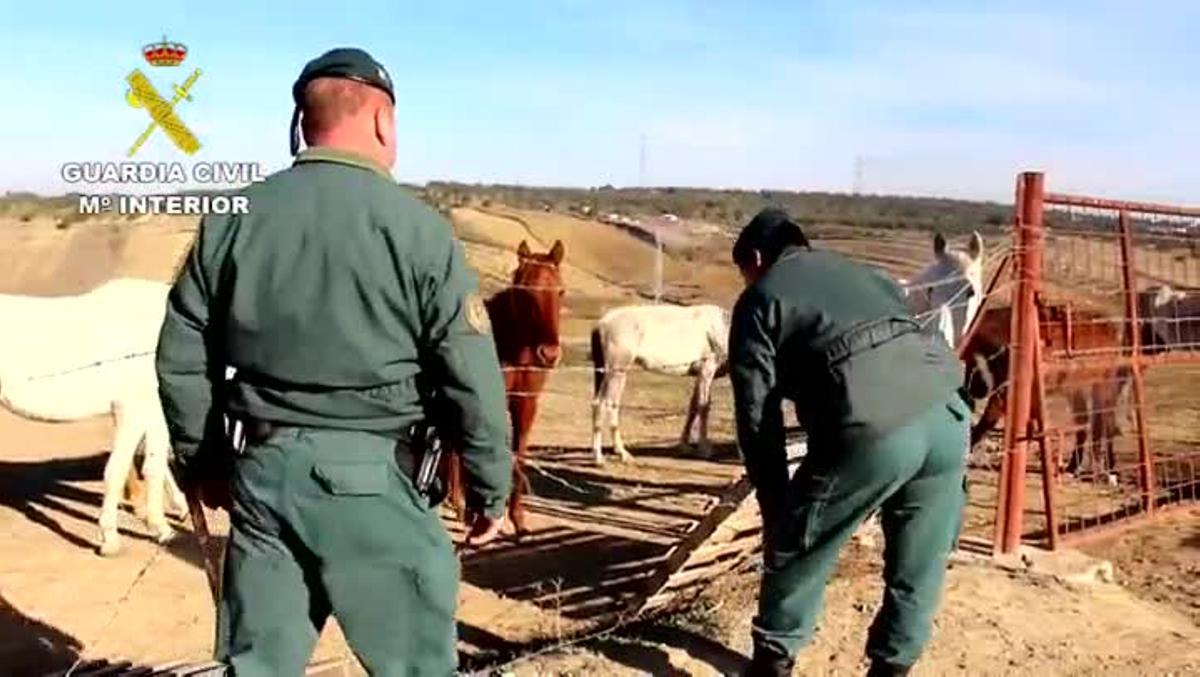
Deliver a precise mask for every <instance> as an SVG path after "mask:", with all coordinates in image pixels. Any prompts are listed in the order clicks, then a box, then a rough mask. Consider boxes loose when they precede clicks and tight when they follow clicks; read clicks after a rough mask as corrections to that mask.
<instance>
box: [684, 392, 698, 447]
mask: <svg viewBox="0 0 1200 677" xmlns="http://www.w3.org/2000/svg"><path fill="white" fill-rule="evenodd" d="M699 405H700V377H699V376H697V377H696V382H695V384H694V385H693V386H692V399H691V401H690V402H688V411H687V419H686V420H684V422H683V432H682V433H680V435H679V446H680V447H686V446H688V445H689V444H691V442H692V424H693V423H695V422H696V413H697V410H698V407H699Z"/></svg>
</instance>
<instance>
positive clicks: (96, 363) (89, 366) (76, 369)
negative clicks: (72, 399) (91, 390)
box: [25, 350, 156, 382]
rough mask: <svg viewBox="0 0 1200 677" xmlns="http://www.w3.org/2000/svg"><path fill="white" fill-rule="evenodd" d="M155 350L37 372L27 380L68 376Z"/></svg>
mask: <svg viewBox="0 0 1200 677" xmlns="http://www.w3.org/2000/svg"><path fill="white" fill-rule="evenodd" d="M155 352H156V351H154V350H148V351H142V352H137V353H128V354H126V355H121V356H118V357H112V358H108V359H105V360H96V361H93V362H89V363H87V364H84V365H80V366H76V367H71V368H69V369H64V370H62V371H55V372H49V373H46V374H36V375H34V376H26V377H25V381H27V382H28V381H40V380H44V379H50V378H58V377H60V376H66V375H68V374H74V373H77V372H81V371H86V370H88V369H94V368H96V367H104V366H107V365H110V364H116V363H117V362H125V361H128V360H134V359H137V358H139V357H150V356H153V355H154V354H155Z"/></svg>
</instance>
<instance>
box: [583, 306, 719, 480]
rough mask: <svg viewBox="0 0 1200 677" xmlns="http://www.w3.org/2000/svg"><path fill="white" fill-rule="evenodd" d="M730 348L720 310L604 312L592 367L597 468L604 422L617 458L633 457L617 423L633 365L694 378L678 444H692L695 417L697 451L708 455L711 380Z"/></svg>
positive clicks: (594, 342)
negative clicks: (698, 425) (698, 421)
mask: <svg viewBox="0 0 1200 677" xmlns="http://www.w3.org/2000/svg"><path fill="white" fill-rule="evenodd" d="M728 344H729V319H728V316H727V315H726V313H725V311H724V310H722V309H721V308H720V307H718V306H713V305H698V306H674V305H645V306H626V307H623V308H616V309H613V310H610V311H609V312H607V313H605V314H604V316H603V317H602V318H600V321H599V322H597V323H596V328H595V329H593V330H592V366H593V367H594V368H595V370H596V380H595V392H594V396H595V398H594V399H593V401H592V452H593V453H594V454H595V457H596V464H597V465H603V464H604V456H603V454H602V440H601V427H602V425H603V424H604V423H605V422H607V424H608V427H609V430H610V431H611V433H612V441H613V450H614V451H615V452H616V454H617V457H618V459H619V460H621V461H628V460H631V459H632V458H633V457H632V456H631V455H630V454H629V451H628V450H627V449H626V448H625V443H624V442H623V441H622V440H621V431H620V428H619V425H620V408H621V394H622V393H623V391H624V390H625V379H626V377H627V374H628V371H629V369H630V368H632V367H633V366H634V365H637V366H640V367H642V368H644V369H648V370H650V371H655V372H658V373H663V374H671V375H676V376H684V375H690V376H695V377H696V382H695V385H694V386H693V388H692V401H691V404H689V405H688V414H687V421H686V422H685V423H684V424H683V433H682V434H681V436H680V444H681V445H687V444H689V443H690V442H691V432H692V424H693V423H694V422H695V420H696V418H697V417H698V418H699V419H700V453H701V455H702V456H704V457H708V456H709V455H710V454H711V448H710V446H709V443H708V413H709V407H710V404H711V397H712V382H713V379H714V378H716V377H717V376H718V375H720V372H721V371H722V370H724V368H725V367H726V362H727V359H728V354H729V346H728Z"/></svg>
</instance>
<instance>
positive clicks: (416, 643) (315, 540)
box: [158, 49, 512, 677]
mask: <svg viewBox="0 0 1200 677" xmlns="http://www.w3.org/2000/svg"><path fill="white" fill-rule="evenodd" d="M292 95H293V98H294V100H295V104H296V113H295V114H294V116H293V119H292V153H293V154H295V153H296V151H297V150H298V146H299V132H300V130H302V131H303V135H304V139H305V141H306V142H307V144H308V146H309V147H308V149H307V150H305V151H304V152H301V153H299V155H298V156H297V157H296V159H295V163H294V164H293V165H292V167H290V168H289V169H286V170H284V171H281V172H279V173H277V174H274V175H272V176H270V177H269V178H267V179H266V180H265V181H263V182H261V183H258V184H255V185H252V186H250V187H248V188H247V189H246V190H245V192H244V194H245V195H247V196H249V198H250V213H249V214H248V215H242V216H207V217H205V218H204V219H203V220H202V222H201V224H200V231H199V234H198V235H197V239H196V242H195V244H194V245H193V247H192V250H191V252H190V254H189V257H188V258H187V260H186V261H185V264H184V267H183V270H182V272H181V274H180V276H179V279H178V281H177V282H176V283H175V286H174V288H173V289H172V290H171V294H170V297H169V300H168V309H167V317H166V321H165V323H164V324H163V328H162V334H161V336H160V337H159V344H158V374H159V379H160V391H161V397H162V402H163V407H164V411H165V413H166V416H167V420H168V423H169V425H170V430H171V438H172V444H173V447H174V452H175V455H174V470H175V472H176V474H177V476H178V477H179V480H180V484H181V485H184V486H189V485H190V486H191V487H193V488H199V489H200V490H201V491H200V493H201V495H202V496H203V497H205V500H206V501H207V502H208V503H209V504H210V505H212V504H217V505H220V504H231V507H230V514H231V515H230V519H231V532H230V541H229V547H228V551H227V556H226V562H225V576H224V595H223V597H224V599H223V600H222V603H221V605H220V608H219V610H218V639H217V646H218V648H217V654H218V658H219V659H221V660H223V661H225V662H227V663H228V664H229V665H231V667H232V668H233V671H234V673H235V674H237V675H238V676H239V677H243V676H244V677H253V676H257V675H264V676H266V675H270V676H272V677H278V676H280V675H301V674H303V672H304V669H305V664H306V663H307V661H308V659H309V657H310V654H311V652H312V648H313V645H314V643H315V641H316V639H317V637H318V635H319V633H320V631H321V628H322V627H323V625H324V623H325V620H326V618H327V617H328V615H329V614H330V613H333V614H335V615H336V616H337V618H338V621H339V624H340V625H341V627H342V629H343V631H344V633H345V636H346V639H347V640H348V642H349V644H350V646H351V648H352V649H353V650H354V652H355V654H356V655H357V656H358V657H359V659H360V660H361V661H362V662H363V664H364V665H365V666H366V668H367V670H368V671H369V672H370V673H371V674H373V675H438V676H439V677H442V676H444V675H448V674H452V673H453V671H454V667H455V664H456V651H455V625H454V612H455V604H456V598H457V586H458V565H457V561H456V558H455V555H454V552H453V549H452V547H451V543H450V539H449V537H448V535H447V533H446V531H445V529H444V527H443V526H442V524H441V522H440V520H439V518H438V515H437V514H436V512H435V511H434V510H433V509H432V508H431V507H430V505H429V501H428V499H427V498H426V497H425V496H424V495H421V494H420V493H418V491H417V490H416V487H415V485H414V483H413V481H412V473H413V466H414V465H415V464H416V463H418V462H419V458H417V456H418V455H419V451H418V449H417V447H418V446H419V444H417V443H416V442H415V441H414V440H413V439H412V437H411V436H410V435H411V433H410V432H409V431H410V429H411V426H412V425H413V424H414V423H416V422H419V421H421V420H422V419H423V418H424V417H425V416H426V415H427V414H428V411H427V410H426V409H427V407H426V406H425V403H426V402H427V400H426V399H425V398H423V397H422V394H425V393H431V394H432V395H433V396H436V397H437V398H438V399H439V400H440V401H442V402H444V409H443V410H442V418H440V419H439V423H441V424H442V425H446V424H449V427H451V428H454V429H455V430H454V432H455V434H456V438H457V439H456V441H457V445H456V446H458V447H459V448H461V450H462V456H463V461H464V466H465V468H466V471H467V480H468V485H469V486H468V525H469V534H470V537H469V540H472V541H474V542H476V543H482V542H486V541H487V540H490V539H491V538H492V537H494V536H495V535H496V533H497V531H498V529H499V525H500V517H501V515H502V514H503V511H504V506H505V501H506V498H507V496H508V491H509V488H510V483H511V463H512V460H511V455H510V453H509V452H508V449H507V443H506V440H505V417H504V383H503V378H502V376H501V373H500V367H499V361H498V359H497V357H496V349H495V347H494V345H493V342H492V338H491V336H490V326H489V325H488V320H487V314H486V312H484V308H483V304H482V302H481V300H480V298H479V297H478V295H477V294H476V288H477V281H476V279H475V277H474V275H473V274H472V273H471V272H470V270H469V269H468V267H467V264H466V260H465V259H464V256H463V251H462V249H461V247H460V246H459V245H458V244H457V243H456V242H455V241H454V239H453V236H452V233H451V229H450V226H449V224H448V223H447V222H446V221H445V220H443V219H442V218H441V217H439V216H438V215H437V214H436V213H434V212H432V211H431V210H429V209H427V208H426V207H425V206H423V205H422V204H421V203H419V202H418V201H417V200H416V199H414V198H413V197H412V196H410V195H409V194H408V193H407V192H406V191H404V190H403V189H401V188H400V187H399V186H397V185H396V184H395V183H394V182H393V180H392V178H391V175H390V173H389V168H390V167H391V166H392V165H393V164H394V162H395V158H396V133H395V119H394V115H395V113H394V109H393V105H394V94H393V91H392V83H391V80H390V79H389V77H388V74H387V72H386V71H385V70H384V69H383V67H382V66H381V65H379V64H378V63H376V62H375V60H374V59H372V58H371V57H370V56H369V55H368V54H367V53H365V52H363V51H361V50H358V49H335V50H332V51H329V52H327V53H325V54H323V55H321V56H320V57H318V58H316V59H314V60H313V61H310V62H309V63H308V64H307V65H306V66H305V67H304V70H303V72H302V73H301V74H300V77H299V79H298V80H297V81H296V84H295V86H294V87H293V89H292ZM297 122H299V123H300V124H299V127H300V129H297ZM226 365H231V366H233V367H235V368H236V370H237V371H236V376H235V377H234V380H233V381H231V382H229V383H228V384H226V383H225V382H224V379H223V377H222V374H223V372H224V369H225V367H226ZM222 414H228V416H229V417H230V418H231V419H233V420H237V421H240V422H241V423H242V424H243V425H244V426H245V429H246V431H247V436H246V440H247V441H246V444H245V448H244V449H243V450H242V452H241V453H240V454H237V455H236V457H234V454H233V453H232V452H230V451H228V446H224V445H222V444H221V443H220V440H221V432H220V427H221V420H222V419H221V417H222ZM214 440H215V441H214ZM222 465H225V466H231V467H230V468H228V470H227V474H225V475H224V476H222V473H221V471H220V469H219V468H220V467H221V466H222ZM230 476H231V477H232V482H230ZM222 487H223V488H224V491H222ZM223 494H224V495H223ZM230 494H231V496H230Z"/></svg>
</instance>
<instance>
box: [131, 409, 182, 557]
mask: <svg viewBox="0 0 1200 677" xmlns="http://www.w3.org/2000/svg"><path fill="white" fill-rule="evenodd" d="M155 404H157V403H155ZM138 413H139V414H141V413H145V414H146V417H145V418H144V419H143V420H149V421H150V423H149V425H148V426H147V428H146V435H145V438H144V443H143V446H142V450H143V454H144V456H143V459H142V472H143V473H144V474H145V475H146V485H147V486H146V524H147V526H149V527H150V531H152V532H154V536H155V538H156V539H157V540H158V542H159V543H166V542H167V541H169V540H171V537H172V536H174V535H175V531H174V530H173V529H172V528H171V525H170V524H167V516H166V511H165V510H164V507H163V498H164V495H165V493H166V490H167V482H168V481H170V474H171V473H170V472H169V469H168V467H167V461H168V459H167V454H168V453H170V449H171V439H170V437H169V436H168V433H167V425H166V422H162V423H161V424H160V423H158V422H155V421H154V420H153V416H154V413H155V411H154V406H153V405H150V406H148V407H146V408H144V409H140V410H139V411H138Z"/></svg>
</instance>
